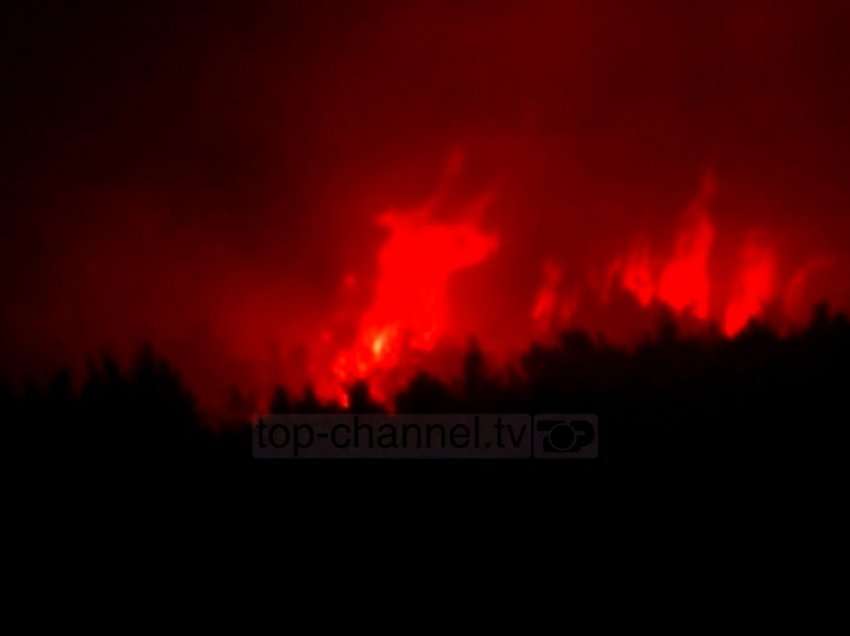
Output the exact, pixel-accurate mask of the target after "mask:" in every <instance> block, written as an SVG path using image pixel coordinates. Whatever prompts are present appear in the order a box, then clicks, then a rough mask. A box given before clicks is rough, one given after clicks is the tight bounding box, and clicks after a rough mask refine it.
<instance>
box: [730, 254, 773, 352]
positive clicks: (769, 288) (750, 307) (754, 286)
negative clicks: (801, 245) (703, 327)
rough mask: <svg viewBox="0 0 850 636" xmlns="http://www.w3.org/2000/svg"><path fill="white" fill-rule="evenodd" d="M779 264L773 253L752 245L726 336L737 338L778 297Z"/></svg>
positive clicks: (744, 259) (743, 256)
mask: <svg viewBox="0 0 850 636" xmlns="http://www.w3.org/2000/svg"><path fill="white" fill-rule="evenodd" d="M775 270H776V263H775V257H774V254H773V250H771V249H770V248H768V247H766V246H764V245H760V244H757V243H749V244H747V245H746V246H745V248H744V250H743V252H742V254H741V269H740V272H739V273H738V276H737V277H736V281H735V285H736V287H735V289H734V290H733V292H732V298H731V299H730V301H729V304H728V305H727V307H726V314H725V316H724V319H723V332H724V333H725V334H726V335H727V336H730V337H731V336H734V335H735V334H737V333H738V332H740V331H741V330H742V329H743V328H744V327H746V326H747V323H748V322H749V321H750V320H751V319H752V318H756V317H758V316H759V315H760V314H761V313H762V311H763V310H764V308H765V306H766V305H767V304H768V303H769V302H770V300H772V299H773V297H774V292H775V282H774V281H775V276H776V272H775Z"/></svg>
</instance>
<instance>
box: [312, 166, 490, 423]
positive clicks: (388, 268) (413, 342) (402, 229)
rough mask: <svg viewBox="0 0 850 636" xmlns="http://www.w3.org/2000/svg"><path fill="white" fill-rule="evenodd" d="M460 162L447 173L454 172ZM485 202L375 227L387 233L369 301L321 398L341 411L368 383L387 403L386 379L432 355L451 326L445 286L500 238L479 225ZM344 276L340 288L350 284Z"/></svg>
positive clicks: (425, 209) (386, 218) (434, 208)
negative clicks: (452, 215)
mask: <svg viewBox="0 0 850 636" xmlns="http://www.w3.org/2000/svg"><path fill="white" fill-rule="evenodd" d="M457 161H458V160H457V159H456V158H454V159H453V160H452V162H451V163H450V165H449V172H450V173H453V172H455V171H456V170H457V167H458V166H457V165H456V164H457ZM489 201H490V198H489V197H482V198H481V199H479V200H478V201H475V202H473V203H472V204H471V205H469V206H467V207H466V209H464V210H462V211H461V212H460V214H459V215H457V216H459V217H460V220H454V221H443V220H437V218H436V217H437V213H438V212H439V211H441V210H439V209H438V208H440V207H441V205H442V197H441V196H440V195H438V196H436V197H434V198H433V199H432V200H430V201H428V202H427V203H426V204H424V205H423V206H421V207H419V208H417V209H415V210H411V211H397V210H392V211H389V212H386V213H384V214H382V215H380V216H379V217H378V218H377V223H378V225H380V226H381V227H383V228H384V229H385V230H387V231H388V236H387V238H386V239H385V241H384V243H383V245H382V247H381V249H380V251H379V253H378V256H377V279H376V281H375V283H374V289H373V292H372V299H371V302H370V303H369V305H368V307H367V308H366V310H365V311H364V312H363V314H362V315H361V316H360V318H359V319H358V320H357V328H356V332H355V336H354V338H353V342H351V343H350V344H349V345H347V346H344V347H343V348H342V349H340V350H338V351H337V352H336V353H335V354H334V355H333V360H332V362H331V376H332V377H329V378H324V379H323V381H322V382H321V383H320V386H319V390H320V393H321V394H323V395H324V396H325V397H329V398H330V397H335V398H337V399H339V401H340V402H341V403H342V404H343V406H345V405H346V404H347V398H346V397H345V390H346V388H347V387H348V386H350V385H351V384H352V383H353V382H355V381H357V380H368V381H369V384H370V390H371V392H372V395H373V397H374V398H376V399H378V400H384V399H385V398H386V392H387V387H386V384H387V382H389V381H393V382H394V383H398V382H400V381H401V380H402V379H401V378H398V377H392V378H390V377H389V376H390V374H391V373H392V372H394V371H396V370H398V369H399V368H400V367H402V366H404V365H405V363H406V359H407V358H408V357H410V356H413V355H416V354H421V353H427V352H430V351H433V350H434V348H435V347H436V346H437V345H438V343H440V341H441V339H442V338H443V337H444V336H445V335H446V333H447V332H449V331H450V329H451V311H450V307H449V294H448V289H449V283H450V281H451V279H452V277H453V275H454V274H456V273H457V272H459V271H461V270H464V269H467V268H471V267H474V266H476V265H478V264H480V263H482V262H483V261H485V260H486V259H488V258H490V257H491V256H492V255H493V253H494V252H495V251H496V250H497V249H498V246H499V239H498V237H497V236H496V235H495V234H490V233H487V232H485V231H483V230H482V229H480V228H479V222H480V219H481V216H482V214H483V212H484V211H485V209H486V208H487V206H488V204H489ZM351 279H353V277H352V275H348V277H346V281H345V285H346V286H347V287H350V286H351V284H350V283H349V280H351Z"/></svg>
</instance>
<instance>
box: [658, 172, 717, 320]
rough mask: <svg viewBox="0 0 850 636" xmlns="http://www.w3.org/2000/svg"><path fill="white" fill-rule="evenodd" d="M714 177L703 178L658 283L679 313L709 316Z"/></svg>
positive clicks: (660, 294)
mask: <svg viewBox="0 0 850 636" xmlns="http://www.w3.org/2000/svg"><path fill="white" fill-rule="evenodd" d="M714 192H715V181H714V176H713V175H712V174H711V173H708V174H706V175H705V177H703V181H702V186H701V188H700V193H699V194H698V195H697V198H696V199H695V200H694V201H693V202H692V203H691V205H690V207H689V208H688V209H687V210H686V212H685V222H686V225H685V227H684V228H683V229H682V230H681V231H680V233H679V235H678V236H677V238H676V244H675V248H674V252H673V257H672V259H671V260H670V262H669V263H668V264H667V266H666V267H665V268H664V271H663V272H662V273H661V279H660V280H659V282H658V297H659V298H660V299H661V300H662V301H663V302H664V303H666V304H667V305H669V306H670V307H672V308H673V309H675V310H676V311H678V312H685V311H691V312H692V313H693V315H694V316H696V317H697V318H701V319H703V320H705V319H707V318H708V315H709V309H710V304H709V303H710V294H711V285H710V280H709V271H708V263H709V257H710V256H711V248H712V245H713V244H714V234H715V231H714V224H713V223H712V220H711V215H710V212H709V204H710V202H711V199H712V198H713V196H714Z"/></svg>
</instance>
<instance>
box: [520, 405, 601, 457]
mask: <svg viewBox="0 0 850 636" xmlns="http://www.w3.org/2000/svg"><path fill="white" fill-rule="evenodd" d="M534 430H535V436H534V455H535V457H546V458H554V459H576V458H581V459H592V458H594V457H598V456H599V434H598V431H599V421H598V418H597V417H596V416H595V415H538V416H537V417H535V418H534Z"/></svg>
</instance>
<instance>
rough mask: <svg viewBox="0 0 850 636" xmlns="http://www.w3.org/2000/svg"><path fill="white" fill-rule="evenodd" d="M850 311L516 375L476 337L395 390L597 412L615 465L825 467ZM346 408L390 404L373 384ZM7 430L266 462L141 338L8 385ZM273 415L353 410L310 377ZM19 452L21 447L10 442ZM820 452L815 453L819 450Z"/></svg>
mask: <svg viewBox="0 0 850 636" xmlns="http://www.w3.org/2000/svg"><path fill="white" fill-rule="evenodd" d="M848 359H850V321H848V318H847V317H846V316H845V315H843V314H832V313H830V311H829V309H828V308H827V307H826V306H825V305H821V306H819V307H818V308H817V309H816V310H815V312H814V314H813V318H812V320H811V322H810V323H809V324H808V325H807V326H806V328H805V329H802V330H800V331H798V332H796V333H793V334H790V335H785V336H782V337H780V336H779V335H778V334H777V333H776V332H775V331H774V330H772V329H771V328H769V327H768V326H766V325H764V324H759V323H756V322H752V323H750V324H749V326H748V327H747V328H746V329H745V330H743V331H742V332H741V333H740V334H739V335H738V336H737V337H735V338H733V339H725V338H722V337H719V336H718V337H686V336H683V335H682V334H680V333H679V332H678V330H677V328H676V326H675V323H673V322H669V323H667V324H665V325H662V326H661V327H660V328H659V330H658V331H657V333H656V334H655V336H654V337H652V338H650V339H648V340H646V341H645V342H643V343H642V344H640V345H639V346H637V347H635V348H632V349H623V348H618V347H615V346H611V345H608V344H605V343H604V342H600V341H597V340H594V339H593V338H591V337H590V336H589V335H588V334H586V333H584V332H580V331H568V332H565V333H563V334H562V336H561V338H560V340H559V341H558V342H557V343H556V344H552V345H546V346H544V345H539V344H538V345H534V346H532V347H531V348H530V349H529V350H527V351H526V352H525V354H524V355H523V356H522V358H521V360H520V361H519V362H518V364H517V366H516V368H515V369H514V371H513V372H511V373H509V374H505V373H496V372H492V371H491V370H490V369H489V367H488V364H487V359H486V355H485V354H484V353H482V351H480V350H479V349H478V348H476V347H474V346H471V347H470V349H469V351H468V352H467V354H466V358H465V364H464V372H463V374H462V377H460V378H458V379H457V381H456V382H453V383H446V382H444V381H441V380H438V379H436V378H434V377H432V376H429V375H427V374H424V373H423V374H420V375H418V376H416V377H415V378H414V379H413V380H412V381H411V382H410V383H409V384H408V385H407V386H406V387H405V388H404V390H402V391H401V392H399V393H398V394H397V395H396V396H395V397H394V405H395V410H396V411H397V412H399V413H469V412H475V413H530V414H535V413H547V412H548V413H552V412H558V413H595V414H597V415H598V416H599V422H600V429H601V430H600V441H601V459H600V460H599V461H600V462H601V463H602V464H604V465H618V464H621V465H628V466H654V465H664V466H670V465H677V466H683V467H685V466H690V465H694V464H701V465H706V463H709V464H711V465H714V466H716V467H721V468H722V467H724V466H733V465H734V466H752V467H755V466H760V465H763V464H764V463H765V462H767V463H781V464H783V465H791V466H793V465H799V466H804V465H805V466H811V465H819V466H821V467H828V466H830V465H832V464H837V463H840V462H841V461H842V460H841V458H840V456H839V455H840V453H841V451H842V449H843V447H844V441H845V437H846V433H845V430H846V420H847V416H846V412H845V408H846V395H847V361H848ZM349 397H350V409H349V410H350V411H351V412H355V413H366V412H377V411H380V410H381V409H382V407H381V405H379V404H377V403H375V402H374V401H373V400H372V399H371V397H370V394H369V388H368V385H366V384H365V383H363V382H361V383H358V384H355V385H354V386H352V387H351V388H350V392H349ZM0 404H2V412H3V413H4V418H3V419H4V420H5V430H6V434H7V438H8V437H9V436H12V437H14V436H18V437H19V438H20V439H19V440H18V441H19V445H18V448H24V449H29V450H28V451H27V452H31V453H34V454H35V455H36V456H37V457H40V458H50V459H59V460H62V461H71V462H72V463H75V462H78V463H81V464H82V463H83V462H95V463H97V464H102V463H107V464H110V463H111V464H115V465H125V464H133V463H135V462H146V463H150V464H151V465H156V466H168V465H193V464H196V463H213V464H219V463H226V464H241V463H246V462H253V463H255V464H256V463H258V462H256V461H255V460H253V459H252V454H251V435H250V431H251V421H250V418H248V417H240V416H230V418H229V419H228V418H225V419H227V421H222V418H217V419H216V421H213V420H212V419H211V418H210V416H209V415H205V414H203V412H202V410H201V409H200V408H199V406H198V403H197V400H196V399H195V397H194V396H193V395H192V393H191V392H190V391H189V390H188V389H187V388H186V386H185V385H184V384H183V382H182V381H181V378H180V374H179V373H178V371H177V370H176V369H175V368H173V367H172V366H171V365H170V364H169V362H168V361H166V360H164V359H162V358H161V357H159V356H158V355H157V354H156V353H155V352H154V350H153V348H151V347H150V346H147V347H144V348H143V349H142V350H141V351H140V352H139V354H138V356H137V357H136V359H135V361H134V362H133V363H132V364H130V365H129V366H127V367H122V366H120V365H119V364H118V363H117V362H115V360H113V359H111V358H109V357H104V358H101V359H100V360H98V361H96V362H91V363H90V364H89V366H88V369H87V371H86V373H85V376H84V377H83V378H82V379H81V382H79V383H78V384H75V382H74V379H73V377H72V374H71V373H70V372H69V371H67V370H65V371H62V372H60V373H57V374H56V375H55V376H54V377H52V379H50V381H48V382H46V383H41V384H37V383H29V384H27V385H25V386H23V387H21V386H13V384H11V383H9V382H4V383H2V385H0ZM264 410H265V411H266V412H268V413H319V412H334V411H339V410H341V409H340V408H339V407H338V406H337V405H335V404H326V403H322V402H320V401H319V400H318V399H317V398H316V396H315V394H314V393H313V392H312V391H311V390H310V389H309V388H308V389H307V390H305V391H304V393H303V395H301V396H297V397H296V396H292V395H290V394H289V393H288V392H287V391H286V390H285V389H284V388H282V387H278V388H277V389H275V391H274V393H273V395H271V396H269V399H268V402H267V405H266V408H265V409H264ZM6 448H7V452H13V451H11V450H10V449H12V448H15V445H14V444H12V445H7V446H6ZM813 459H814V461H812V460H813Z"/></svg>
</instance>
